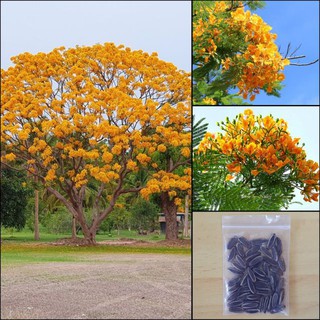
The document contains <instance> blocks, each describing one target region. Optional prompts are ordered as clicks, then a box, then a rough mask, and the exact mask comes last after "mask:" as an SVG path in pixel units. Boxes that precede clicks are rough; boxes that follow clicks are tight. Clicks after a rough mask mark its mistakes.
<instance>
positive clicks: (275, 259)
mask: <svg viewBox="0 0 320 320" xmlns="http://www.w3.org/2000/svg"><path fill="white" fill-rule="evenodd" d="M271 254H272V259H273V260H274V261H278V259H279V256H278V252H277V250H276V248H275V247H272V248H271Z"/></svg>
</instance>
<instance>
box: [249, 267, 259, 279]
mask: <svg viewBox="0 0 320 320" xmlns="http://www.w3.org/2000/svg"><path fill="white" fill-rule="evenodd" d="M247 272H248V275H249V277H250V278H251V280H252V281H253V282H256V280H257V279H256V276H255V274H254V273H253V271H252V270H251V269H250V268H247Z"/></svg>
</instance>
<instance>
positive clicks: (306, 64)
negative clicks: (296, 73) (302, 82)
mask: <svg viewBox="0 0 320 320" xmlns="http://www.w3.org/2000/svg"><path fill="white" fill-rule="evenodd" d="M318 61H319V58H318V59H316V60H314V61H311V62H309V63H290V66H297V67H305V66H310V65H312V64H315V63H317V62H318Z"/></svg>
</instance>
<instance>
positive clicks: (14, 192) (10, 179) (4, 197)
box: [1, 166, 32, 230]
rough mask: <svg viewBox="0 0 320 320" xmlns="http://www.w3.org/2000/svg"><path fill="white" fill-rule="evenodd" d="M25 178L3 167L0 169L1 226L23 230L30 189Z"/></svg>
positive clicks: (22, 173) (22, 174)
mask: <svg viewBox="0 0 320 320" xmlns="http://www.w3.org/2000/svg"><path fill="white" fill-rule="evenodd" d="M26 181H27V177H26V174H25V173H24V172H18V171H15V170H12V169H9V168H6V167H5V166H2V168H1V226H4V227H6V228H17V229H19V230H21V229H23V228H24V226H25V223H26V207H27V204H28V197H30V195H31V194H32V189H30V188H28V187H27V186H26Z"/></svg>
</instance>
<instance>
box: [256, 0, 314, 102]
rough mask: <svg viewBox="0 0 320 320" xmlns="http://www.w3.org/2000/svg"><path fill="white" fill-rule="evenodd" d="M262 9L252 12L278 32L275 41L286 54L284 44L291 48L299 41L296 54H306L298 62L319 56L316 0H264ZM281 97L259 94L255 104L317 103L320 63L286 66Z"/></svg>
mask: <svg viewBox="0 0 320 320" xmlns="http://www.w3.org/2000/svg"><path fill="white" fill-rule="evenodd" d="M265 2H266V5H265V7H264V8H263V9H259V10H257V11H255V13H257V14H258V15H260V16H261V17H262V18H263V20H264V21H265V22H266V23H268V24H269V25H270V26H271V27H272V31H271V32H273V33H276V34H277V35H278V38H277V40H276V43H277V45H278V46H281V50H280V52H281V53H285V51H286V48H287V45H288V44H289V43H291V47H292V48H296V47H298V46H299V45H300V44H301V48H300V49H299V51H298V52H297V53H296V55H306V56H307V57H306V58H305V59H301V60H300V62H302V63H306V62H310V61H313V60H315V59H317V58H319V1H265ZM284 73H285V76H286V79H285V80H284V82H283V84H284V85H285V88H284V89H282V90H281V97H280V98H277V97H272V96H267V95H266V94H264V93H261V94H260V95H258V96H257V97H256V99H255V101H254V104H255V105H259V104H262V105H318V104H319V62H318V63H316V64H314V65H311V66H307V67H296V66H287V67H286V68H285V72H284Z"/></svg>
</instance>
